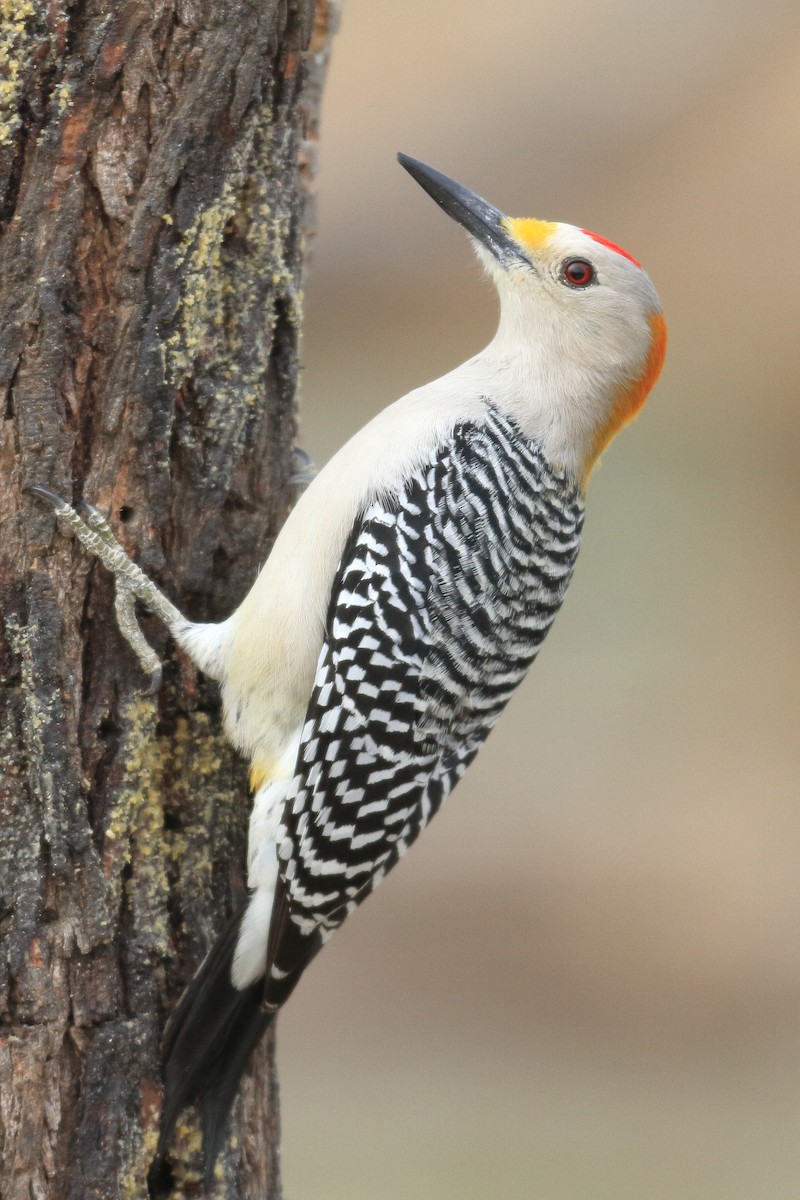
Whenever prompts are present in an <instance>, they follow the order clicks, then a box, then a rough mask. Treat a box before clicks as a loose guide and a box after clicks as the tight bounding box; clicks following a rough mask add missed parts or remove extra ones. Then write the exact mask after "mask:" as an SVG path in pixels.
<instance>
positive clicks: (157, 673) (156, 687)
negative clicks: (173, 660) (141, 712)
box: [141, 663, 164, 696]
mask: <svg viewBox="0 0 800 1200" xmlns="http://www.w3.org/2000/svg"><path fill="white" fill-rule="evenodd" d="M163 674H164V672H163V670H162V668H161V664H160V663H159V664H158V666H157V667H154V668H153V670H152V671H151V672H150V682H149V683H148V685H147V687H146V688H143V689H142V693H141V694H142V695H143V696H155V694H156V692H158V691H160V690H161V679H162V676H163Z"/></svg>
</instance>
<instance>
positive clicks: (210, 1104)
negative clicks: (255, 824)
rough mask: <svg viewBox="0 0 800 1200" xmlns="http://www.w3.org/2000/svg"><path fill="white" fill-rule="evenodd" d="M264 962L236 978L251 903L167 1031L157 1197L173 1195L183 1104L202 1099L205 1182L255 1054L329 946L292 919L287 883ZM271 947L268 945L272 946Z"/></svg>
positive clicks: (153, 1178) (154, 1176) (152, 1184)
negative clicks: (253, 975)
mask: <svg viewBox="0 0 800 1200" xmlns="http://www.w3.org/2000/svg"><path fill="white" fill-rule="evenodd" d="M276 909H277V911H278V917H277V918H276V915H275V912H273V926H272V928H271V931H270V945H269V951H268V952H265V959H266V962H265V965H266V966H267V967H271V965H272V964H273V961H274V964H275V967H276V972H275V973H274V972H273V971H272V970H269V972H268V974H266V975H265V976H264V977H262V978H261V979H259V980H257V981H256V982H255V983H253V984H251V985H250V986H249V987H246V988H243V989H241V990H239V989H238V988H235V987H234V986H233V983H232V981H231V969H232V967H233V955H234V951H235V949H236V942H237V940H238V937H239V930H240V927H241V922H242V917H243V915H244V912H245V906H242V908H241V909H240V910H239V911H238V912H237V913H236V914H235V916H233V917H232V918H231V920H230V921H229V922H228V924H227V925H226V926H225V928H224V929H223V931H222V933H221V934H220V935H219V937H218V938H217V940H216V942H215V943H214V945H213V946H212V947H211V950H210V951H209V953H208V954H207V955H206V957H205V959H204V961H203V962H202V964H201V965H200V968H199V970H198V971H197V973H196V974H195V976H194V978H193V979H192V981H191V983H190V984H189V986H188V987H187V988H186V991H185V992H184V993H183V995H182V996H181V998H180V1000H179V1001H178V1005H177V1007H176V1009H175V1011H174V1013H173V1014H172V1016H171V1017H170V1020H169V1022H168V1024H167V1028H166V1031H165V1034H164V1048H163V1059H162V1061H163V1078H164V1107H163V1109H162V1113H161V1131H160V1134H159V1139H158V1148H157V1150H156V1155H155V1158H154V1160H153V1163H152V1166H151V1168H150V1171H149V1174H148V1177H147V1179H148V1187H149V1190H150V1196H151V1197H152V1198H153V1200H157V1198H159V1197H163V1196H167V1195H168V1194H169V1192H170V1189H171V1184H172V1172H171V1171H170V1168H169V1165H168V1163H167V1159H166V1156H167V1149H168V1147H169V1143H170V1139H171V1137H172V1133H173V1130H174V1128H175V1124H176V1122H177V1120H178V1117H179V1116H180V1114H181V1112H182V1110H183V1109H184V1108H185V1107H186V1106H187V1105H189V1104H196V1105H197V1106H198V1107H199V1109H200V1111H201V1114H202V1119H203V1152H204V1157H205V1175H206V1183H207V1184H210V1183H211V1182H212V1180H213V1172H214V1163H215V1162H216V1159H217V1155H218V1154H219V1152H220V1150H221V1148H222V1142H223V1138H224V1135H225V1126H226V1123H227V1119H228V1114H229V1112H230V1110H231V1106H232V1105H233V1101H234V1099H235V1098H236V1093H237V1091H238V1089H239V1081H240V1080H241V1077H242V1075H243V1074H244V1071H245V1069H246V1067H247V1064H248V1062H249V1061H250V1056H251V1055H252V1053H253V1051H254V1050H255V1048H256V1046H257V1045H258V1043H259V1042H260V1041H261V1038H262V1037H263V1036H264V1034H265V1033H266V1031H267V1029H268V1028H269V1026H270V1024H271V1022H272V1021H273V1020H274V1019H275V1015H276V1012H277V1009H278V1008H279V1007H280V1006H281V1005H282V1004H283V1002H284V1001H285V1000H286V999H287V998H288V996H289V995H290V993H291V992H292V991H293V990H294V987H295V985H296V984H297V981H298V980H299V978H300V976H301V975H302V973H303V971H304V970H305V968H306V966H307V965H308V963H309V962H310V961H311V959H312V958H313V957H314V955H315V954H316V953H317V952H318V951H319V950H320V949H321V947H322V937H321V934H320V932H319V931H318V930H315V931H314V932H313V933H311V934H303V933H301V932H300V930H299V928H298V927H297V926H296V925H295V924H294V923H293V922H292V921H291V920H290V919H289V910H288V905H287V904H286V902H285V897H284V892H283V888H282V886H280V885H279V886H278V888H277V900H276ZM265 951H266V948H265Z"/></svg>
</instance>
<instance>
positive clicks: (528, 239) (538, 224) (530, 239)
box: [503, 217, 558, 250]
mask: <svg viewBox="0 0 800 1200" xmlns="http://www.w3.org/2000/svg"><path fill="white" fill-rule="evenodd" d="M503 225H504V226H505V227H506V229H507V230H508V232H509V233H510V234H511V236H512V237H515V238H516V239H517V241H518V242H519V244H520V245H521V246H527V247H528V249H529V250H538V249H539V248H540V247H541V246H543V245H544V244H545V242H547V241H549V240H550V238H551V237H552V236H553V234H554V233H555V231H556V230H557V229H558V222H557V221H537V220H536V219H535V218H534V217H506V219H505V221H503Z"/></svg>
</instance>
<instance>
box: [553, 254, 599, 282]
mask: <svg viewBox="0 0 800 1200" xmlns="http://www.w3.org/2000/svg"><path fill="white" fill-rule="evenodd" d="M561 278H562V279H563V280H564V283H568V284H569V286H570V287H575V288H585V287H588V286H589V284H590V283H594V279H595V274H594V267H593V266H592V264H591V263H590V262H587V261H586V259H585V258H568V259H567V261H566V262H565V263H563V264H562V267H561Z"/></svg>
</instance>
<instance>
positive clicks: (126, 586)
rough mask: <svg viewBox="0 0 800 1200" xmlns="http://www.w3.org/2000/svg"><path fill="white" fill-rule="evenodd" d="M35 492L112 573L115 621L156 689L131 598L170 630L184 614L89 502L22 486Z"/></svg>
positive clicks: (155, 664)
mask: <svg viewBox="0 0 800 1200" xmlns="http://www.w3.org/2000/svg"><path fill="white" fill-rule="evenodd" d="M26 490H27V491H28V492H31V493H32V494H33V495H35V496H40V497H41V498H42V499H43V500H46V501H47V503H48V504H50V505H51V507H52V509H53V512H54V513H55V515H56V516H57V517H58V519H59V520H60V521H63V523H64V524H65V525H67V526H69V529H70V531H71V532H72V533H73V534H74V535H75V537H76V538H77V539H78V541H79V542H80V543H81V545H83V546H85V547H86V549H87V550H88V551H89V553H90V554H93V555H94V557H95V558H98V559H99V560H100V562H101V563H102V564H103V566H104V567H106V569H107V570H109V571H110V572H111V573H112V575H113V576H114V581H115V584H116V595H115V598H114V610H115V612H116V615H117V624H118V625H119V630H120V633H121V634H122V636H123V637H124V638H125V641H126V642H127V643H128V645H129V646H130V648H131V649H132V650H133V652H134V654H135V655H136V657H137V659H138V660H139V664H140V666H141V668H142V670H143V671H144V672H145V673H146V674H148V675H149V676H150V680H151V682H150V687H149V689H148V691H150V692H153V691H157V690H158V688H159V686H160V684H161V663H160V662H159V660H158V656H157V655H156V653H155V651H154V650H153V648H152V647H151V646H150V645H149V643H148V642H147V641H146V639H145V636H144V634H143V633H142V631H141V629H140V628H139V623H138V621H137V620H136V612H135V602H136V600H141V602H142V604H144V605H145V606H146V607H147V608H148V609H149V610H150V611H151V612H152V613H153V614H154V615H155V616H157V617H158V618H159V619H160V620H161V621H163V622H164V624H165V625H166V626H167V628H168V629H169V630H170V632H172V633H175V632H177V631H178V630H179V629H181V628H183V627H184V626H185V625H186V624H187V622H186V618H185V617H184V616H183V615H182V614H181V613H180V612H179V611H178V609H177V608H176V607H175V605H174V604H171V603H170V601H169V600H168V599H167V597H166V596H165V595H164V594H163V592H160V591H159V590H158V588H157V587H156V585H155V584H154V583H153V582H152V580H150V579H148V578H147V576H146V575H145V573H144V571H143V570H142V569H141V568H140V567H137V565H136V563H134V562H131V560H130V559H129V558H128V556H127V554H126V553H125V551H124V550H123V548H122V546H120V544H119V542H118V541H117V539H116V538H115V537H114V534H113V533H112V531H111V526H110V525H109V523H108V521H107V520H106V519H105V517H104V516H102V515H101V514H100V513H99V512H98V511H97V509H96V508H94V507H93V505H91V504H88V503H87V502H86V501H85V500H84V501H81V502H80V504H79V505H78V508H77V509H75V508H73V507H72V505H71V504H68V503H67V501H66V500H63V499H62V498H61V496H58V495H56V493H55V492H51V491H50V490H49V489H48V488H44V487H38V486H33V487H29V488H27V489H26Z"/></svg>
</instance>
